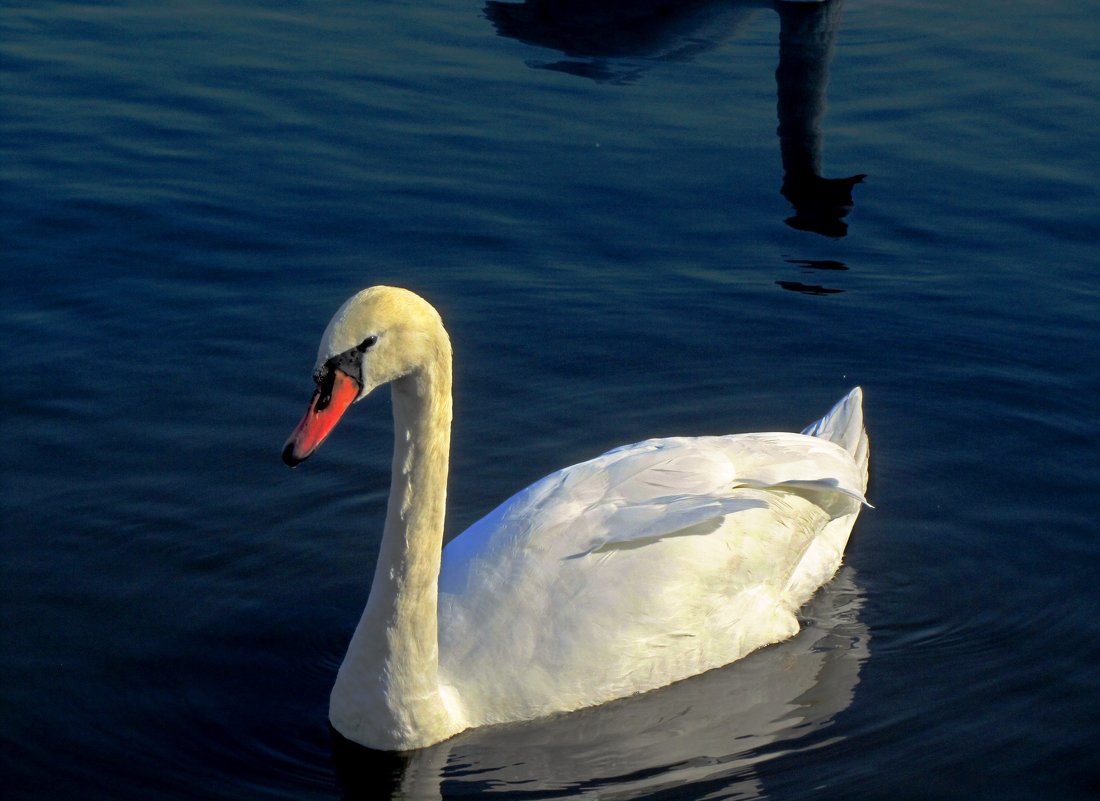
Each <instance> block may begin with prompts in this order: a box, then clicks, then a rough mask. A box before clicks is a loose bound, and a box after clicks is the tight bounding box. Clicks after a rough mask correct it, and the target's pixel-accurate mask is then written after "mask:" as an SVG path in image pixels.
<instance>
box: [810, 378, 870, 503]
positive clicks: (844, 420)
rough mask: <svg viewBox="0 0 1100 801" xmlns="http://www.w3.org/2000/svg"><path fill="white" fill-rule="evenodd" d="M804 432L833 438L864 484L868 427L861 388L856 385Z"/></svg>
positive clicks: (829, 438)
mask: <svg viewBox="0 0 1100 801" xmlns="http://www.w3.org/2000/svg"><path fill="white" fill-rule="evenodd" d="M802 433H803V434H808V435H809V436H811V437H821V438H822V439H827V440H829V441H830V442H835V443H836V444H837V445H839V446H840V447H842V448H844V450H846V451H848V453H850V454H852V458H853V459H855V462H856V464H857V465H859V469H860V471H861V472H862V473H863V484H864V488H866V485H867V457H868V451H869V447H868V443H867V430H866V429H865V428H864V427H863V390H862V389H861V388H860V387H855V388H854V389H853V390H852V391H851V392H849V393H848V394H847V395H845V396H844V397H843V398H841V399H840V401H839V402H838V403H837V404H836V406H834V407H833V408H832V409H830V410H829V413H828V414H827V415H825V416H824V417H822V418H821V419H820V420H818V421H817V422H816V423H814V424H812V425H810V426H809V427H807V428H806V429H805V430H804V431H803V432H802Z"/></svg>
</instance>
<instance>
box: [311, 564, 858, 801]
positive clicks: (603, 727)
mask: <svg viewBox="0 0 1100 801" xmlns="http://www.w3.org/2000/svg"><path fill="white" fill-rule="evenodd" d="M862 603H863V601H862V591H861V590H860V589H859V587H858V585H857V584H856V583H855V574H854V571H852V570H851V569H850V568H847V567H845V568H842V569H841V570H840V572H839V573H838V574H837V575H836V577H835V578H834V579H833V580H832V581H831V582H829V583H828V584H827V585H826V586H825V587H823V588H822V589H821V590H820V591H819V592H818V594H817V595H816V596H815V597H814V599H813V600H811V602H810V603H809V604H807V606H806V607H805V608H804V609H803V610H802V616H803V628H802V631H801V632H799V634H798V635H796V636H795V637H793V638H792V639H790V640H787V641H786V642H783V643H779V644H777V645H774V646H770V647H768V648H764V649H761V650H760V651H757V652H756V653H754V654H751V655H750V656H748V657H746V658H745V659H742V660H740V661H739V662H736V663H734V664H733V665H730V666H728V667H725V668H722V669H719V670H712V671H710V672H708V673H705V674H703V675H701V676H696V677H695V678H692V679H688V680H686V681H682V682H679V683H678V684H674V685H672V686H670V687H666V688H664V689H661V690H656V691H654V692H650V693H645V694H643V695H639V696H635V697H633V698H628V699H623V700H621V701H616V702H614V703H610V704H606V705H604V706H601V707H597V708H592V709H585V710H581V711H579V712H574V713H571V714H565V715H558V716H555V717H551V718H546V719H543V720H537V721H532V722H529V723H522V724H514V725H506V726H493V727H487V728H484V729H475V730H471V731H467V732H464V733H462V734H459V735H458V736H456V737H453V738H452V739H450V740H447V741H446V742H443V743H439V744H438V745H436V746H433V747H431V748H425V749H422V750H419V751H413V752H408V753H404V754H392V753H385V752H380V751H372V750H370V749H366V748H363V747H361V746H358V745H356V744H354V743H352V742H350V741H348V740H346V739H344V738H343V737H341V736H340V735H339V734H337V733H335V732H333V733H332V753H333V759H334V761H335V763H336V771H337V775H338V778H339V780H340V783H341V786H342V787H343V797H344V799H346V801H378V799H385V798H408V799H445V798H472V797H492V796H498V795H500V796H507V797H508V798H512V799H546V798H561V797H563V796H583V797H606V798H612V797H613V798H623V799H626V798H660V797H663V796H664V795H665V794H666V793H673V794H674V795H675V797H685V793H686V794H687V795H688V796H690V797H701V796H704V795H707V794H708V793H711V792H715V793H718V794H719V795H721V796H722V797H757V796H759V795H762V794H764V793H765V792H766V783H767V778H766V776H767V770H765V769H763V766H764V764H765V763H767V762H769V761H770V760H772V759H776V758H778V757H783V756H789V755H790V754H791V753H797V752H798V751H799V750H801V749H812V748H815V747H820V745H821V743H822V740H823V738H830V739H835V738H836V737H837V736H838V735H837V733H836V732H835V730H833V729H831V728H830V727H831V726H832V724H833V722H834V720H835V719H836V717H837V715H839V714H840V713H841V712H842V711H843V710H845V709H846V708H847V707H848V706H849V705H850V704H851V702H852V699H853V697H854V695H855V690H856V686H857V685H858V683H859V674H860V669H861V666H862V664H863V662H864V661H865V660H866V659H867V657H868V654H869V647H868V641H869V639H870V636H869V633H868V631H867V628H866V626H864V625H863V623H862V622H861V621H860V619H859V610H860V608H861V606H862ZM825 729H829V731H828V733H827V734H825V733H824V730H825Z"/></svg>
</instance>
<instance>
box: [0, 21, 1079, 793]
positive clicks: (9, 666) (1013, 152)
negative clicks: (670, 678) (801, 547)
mask: <svg viewBox="0 0 1100 801" xmlns="http://www.w3.org/2000/svg"><path fill="white" fill-rule="evenodd" d="M659 6H660V4H658V3H650V4H646V3H629V4H628V3H623V4H621V5H620V4H610V3H588V4H581V3H574V2H566V1H563V2H558V3H552V2H529V3H528V4H527V6H525V7H522V8H521V7H514V6H508V7H504V6H501V5H500V4H496V3H488V4H484V5H483V4H480V3H478V2H456V1H455V0H429V1H428V2H424V3H417V4H409V3H392V2H370V3H365V2H352V0H324V1H323V2H316V3H296V2H265V3H258V2H244V0H220V1H216V0H188V2H180V1H179V0H167V1H165V0H160V1H159V2H155V3H154V2H148V3H143V2H140V0H115V1H114V2H33V3H31V2H23V3H20V2H12V3H7V4H6V5H5V6H4V8H3V9H2V10H0V71H2V72H0V81H2V84H0V103H2V106H0V192H2V194H0V204H2V209H0V211H2V213H0V259H2V261H0V280H2V295H0V298H2V299H0V341H2V342H3V349H2V351H0V359H2V362H0V366H2V368H3V375H4V376H5V380H4V382H3V388H2V390H0V393H2V394H0V403H2V418H0V419H2V432H0V433H2V436H0V464H2V465H3V467H2V471H3V472H2V485H0V489H2V492H0V520H3V534H2V536H0V552H2V559H3V577H2V580H0V585H2V589H0V598H2V604H3V606H2V608H3V623H2V628H0V638H2V639H0V666H2V667H0V671H2V672H0V770H2V774H0V779H2V786H3V787H4V788H5V789H4V797H5V798H10V799H13V800H14V799H68V798H83V799H99V798H103V799H108V798H109V799H130V798H133V799H149V798H157V799H173V798H179V799H242V798H249V799H252V798H273V799H274V798H278V799H328V798H338V797H341V796H343V797H346V798H365V799H374V798H378V797H386V795H387V794H388V795H390V796H393V797H405V798H440V797H442V798H452V797H462V798H481V797H505V798H507V797H512V798H526V799H535V798H540V799H541V798H557V797H590V798H597V797H601V798H611V797H614V798H654V799H695V798H698V799H702V798H708V799H710V798H758V797H759V798H771V799H802V798H807V799H808V798H813V799H819V798H837V799H840V798H844V799H851V798H868V799H910V798H911V799H917V798H920V799H1017V798H1019V799H1023V798H1028V799H1033V798H1059V799H1075V798H1090V797H1095V794H1096V793H1098V792H1100V770H1098V769H1097V768H1096V764H1095V752H1096V745H1097V743H1098V742H1100V723H1098V721H1100V700H1098V699H1100V670H1098V668H1097V665H1098V664H1100V623H1098V620H1100V614H1098V612H1100V589H1098V586H1100V585H1098V584H1097V581H1096V575H1097V568H1098V566H1100V532H1098V531H1097V530H1096V529H1097V526H1096V514H1095V509H1096V497H1097V489H1096V488H1097V486H1100V457H1098V455H1097V448H1096V432H1097V430H1098V429H1100V403H1098V401H1097V398H1098V397H1100V368H1098V364H1100V362H1098V361H1097V356H1096V354H1097V352H1098V350H1100V323H1098V322H1097V321H1098V319H1100V290H1098V289H1097V281H1096V275H1097V268H1098V266H1100V264H1098V259H1097V252H1098V248H1097V244H1098V239H1100V236H1098V234H1097V230H1098V229H1097V226H1096V220H1095V218H1096V212H1097V209H1098V208H1100V198H1098V194H1100V193H1098V191H1097V188H1096V187H1097V181H1098V178H1100V156H1098V155H1097V148H1096V147H1095V131H1096V129H1097V127H1098V124H1100V49H1098V47H1097V44H1096V42H1097V40H1098V34H1100V25H1098V23H1097V22H1096V17H1095V13H1094V9H1093V8H1092V6H1091V4H1089V3H1086V2H1084V0H1065V1H1064V2H1058V1H1057V0H1054V1H1053V2H1049V3H1035V2H1022V3H1009V4H1003V5H997V6H993V5H989V4H973V5H972V6H967V5H966V4H959V3H946V2H942V0H889V1H888V2H878V3H869V2H858V1H857V0H848V2H847V3H845V4H844V5H843V7H842V5H841V2H840V0H832V2H830V3H828V4H826V5H825V6H823V7H801V6H800V7H799V8H798V9H792V8H790V7H785V8H783V9H782V11H781V13H777V10H776V8H773V7H772V6H770V5H769V4H767V3H742V4H739V3H736V2H732V1H731V2H694V3H682V4H675V5H672V4H670V7H669V8H661V7H659ZM860 176H865V177H863V178H862V179H861V178H860ZM846 179H847V180H846ZM375 283H396V284H400V285H403V286H407V287H410V288H412V289H415V290H416V291H418V292H420V293H421V294H423V295H425V296H426V297H428V298H429V299H430V300H431V301H432V302H433V303H434V304H435V305H436V306H437V307H438V308H439V309H440V311H441V312H442V314H443V316H444V318H445V320H446V321H447V324H448V327H449V328H450V330H451V334H452V338H453V340H454V342H455V350H456V427H455V435H454V447H455V451H454V454H453V461H452V468H453V472H452V481H451V486H450V513H449V522H448V529H449V535H453V534H455V533H458V532H459V531H461V530H462V529H463V528H464V527H465V526H466V525H468V524H469V523H471V522H472V521H474V520H475V519H477V518H478V517H480V515H481V514H483V513H484V512H485V511H487V510H488V509H490V508H491V507H492V506H493V505H494V504H495V503H496V502H499V501H500V500H502V499H504V498H505V497H507V496H509V495H510V494H511V493H512V492H514V491H515V490H516V489H518V488H520V487H522V486H524V485H526V484H527V483H529V482H530V481H533V480H535V479H537V478H539V477H540V476H542V475H544V474H545V473H547V472H549V471H551V470H554V469H556V468H558V467H560V466H562V465H565V464H569V463H572V462H575V461H578V460H580V459H583V458H586V457H588V456H592V455H595V454H596V453H599V452H601V451H602V450H604V449H606V448H608V447H611V446H613V445H616V444H620V443H624V442H631V441H635V440H638V439H643V438H645V437H649V436H656V435H666V434H704V433H718V432H727V431H742V430H773V429H788V430H789V429H798V428H800V427H802V426H803V425H805V424H806V423H808V422H810V421H811V420H813V419H815V418H817V417H818V416H820V414H822V413H823V412H824V411H825V410H827V408H828V407H829V405H830V404H831V403H832V402H833V401H834V400H835V399H836V398H838V397H839V396H840V395H841V394H842V393H843V392H844V391H845V390H847V388H849V387H850V386H852V385H855V384H860V385H862V386H863V387H864V390H865V392H866V399H867V400H866V415H867V420H868V427H869V431H870V437H871V447H872V486H871V490H870V494H871V499H872V501H873V503H874V504H875V507H876V508H875V509H874V510H867V511H865V513H864V514H863V515H862V516H861V519H860V521H859V523H858V524H857V526H856V530H855V532H854V534H853V537H852V541H851V543H850V546H849V549H848V552H847V556H846V565H845V567H844V568H843V570H842V571H841V573H840V574H839V575H838V576H837V578H836V579H835V580H834V581H833V582H832V583H831V584H830V585H828V586H827V587H826V588H825V589H824V590H823V591H822V592H821V593H820V594H819V596H818V597H817V598H815V600H814V601H813V603H811V605H810V606H808V607H807V608H806V609H805V610H803V615H804V618H805V627H804V631H803V633H802V634H800V635H799V636H798V637H796V638H795V639H793V640H791V641H789V642H787V643H783V644H780V645H777V646H774V647H772V648H768V649H765V650H763V651H761V652H758V653H757V654H755V655H753V656H751V657H749V658H748V659H746V660H744V661H743V662H742V663H738V664H735V665H733V666H731V667H729V668H726V669H723V670H719V671H714V672H712V673H709V674H707V675H705V676H702V677H699V678H697V679H694V680H690V681H688V682H684V683H682V684H680V685H677V686H675V687H672V688H668V689H666V690H664V691H659V692H657V693H652V694H650V695H648V696H643V697H640V698H636V699H630V700H626V701H623V702H619V703H616V704H613V705H610V706H609V707H606V708H602V709H595V710H588V711H585V712H582V713H579V714H575V715H567V716H562V717H560V718H555V719H553V720H550V721H539V722H534V723H530V724H525V725H522V726H513V727H504V728H501V729H489V730H484V731H481V732H472V733H468V734H465V735H462V736H460V737H458V738H456V739H455V740H454V741H451V742H448V743H444V744H442V745H441V746H438V747H436V748H433V749H428V750H427V751H424V752H419V753H417V754H416V755H414V756H412V757H410V758H406V759H398V758H392V757H386V756H383V755H378V754H370V753H368V752H364V751H361V750H357V749H354V748H349V747H347V745H346V744H345V743H341V742H339V741H337V740H333V739H331V737H330V733H329V729H328V725H327V721H326V711H327V697H328V690H329V687H330V686H331V683H332V680H333V677H334V675H335V671H336V668H337V666H338V664H339V662H340V659H341V657H342V655H343V651H344V648H345V646H346V643H347V640H348V638H349V636H350V633H351V630H352V629H353V627H354V624H355V622H356V619H357V617H358V613H359V610H360V609H361V608H362V604H363V602H364V601H365V598H366V593H367V590H368V588H369V578H370V576H371V574H372V569H373V559H374V556H375V553H376V549H377V545H378V537H379V534H380V532H381V520H382V516H383V514H384V506H385V496H386V489H387V481H388V460H389V456H390V448H391V440H390V437H391V433H390V430H389V427H390V418H389V409H388V403H387V401H386V400H385V399H384V398H381V397H380V398H372V399H370V400H368V401H366V402H364V403H362V404H360V405H358V406H357V407H356V408H355V409H354V410H353V411H354V413H353V414H351V415H349V418H348V419H347V420H345V421H344V422H343V423H342V424H341V427H340V429H339V430H338V431H337V432H336V434H335V435H334V436H333V438H332V439H331V440H330V441H329V442H327V443H326V444H325V446H324V448H323V449H322V451H321V452H320V453H319V454H318V455H317V456H316V457H315V458H314V459H313V460H311V461H310V462H309V463H308V464H306V465H304V466H303V467H301V468H299V469H298V470H296V471H293V472H291V471H289V470H287V469H286V468H285V467H284V466H283V465H282V463H281V462H280V460H279V452H280V450H281V447H282V443H283V440H284V438H285V437H286V435H287V433H288V432H289V430H290V428H291V427H292V426H293V425H294V423H295V422H296V421H297V418H298V415H300V414H301V412H302V410H303V408H304V406H305V403H306V401H307V400H308V396H309V393H310V390H311V382H310V370H311V368H312V364H313V357H314V351H315V348H316V343H317V340H318V338H319V336H320V334H321V331H322V330H323V327H324V324H325V322H326V321H327V319H328V317H329V316H330V314H331V313H332V312H333V311H334V309H335V308H336V307H337V305H338V304H339V303H340V302H341V301H342V300H343V299H344V298H345V297H347V296H348V295H349V294H351V293H352V292H354V291H356V290H358V289H360V288H362V287H364V286H367V285H370V284H375ZM380 794H381V795H380Z"/></svg>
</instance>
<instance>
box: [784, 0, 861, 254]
mask: <svg viewBox="0 0 1100 801" xmlns="http://www.w3.org/2000/svg"><path fill="white" fill-rule="evenodd" d="M842 6H843V2H842V0H833V2H825V3H812V4H803V3H782V2H780V3H777V4H776V10H777V11H778V12H779V67H778V68H777V69H776V71H775V82H776V85H777V88H778V92H777V94H778V98H779V101H778V112H779V151H780V153H781V154H782V156H783V186H782V188H781V189H780V191H781V192H782V193H783V197H785V198H787V200H788V201H790V203H791V205H792V206H794V209H795V215H794V216H793V217H789V218H788V219H787V220H786V222H787V225H789V226H791V227H792V228H797V229H799V230H801V231H813V232H814V233H818V234H822V235H824V236H831V237H842V236H844V235H845V234H847V233H848V224H847V223H846V222H844V218H845V217H847V216H848V213H849V212H850V211H851V210H852V207H853V206H854V205H855V201H854V200H853V199H852V187H853V186H855V185H856V184H858V183H860V182H861V181H863V179H864V178H866V177H867V176H866V175H862V174H860V175H852V176H849V177H847V178H824V177H822V175H821V151H822V141H823V136H822V133H821V123H822V120H823V119H824V117H825V88H826V87H827V86H828V84H829V61H830V60H831V59H832V53H833V45H834V42H835V40H836V33H837V29H838V28H839V27H840V10H841V7H842Z"/></svg>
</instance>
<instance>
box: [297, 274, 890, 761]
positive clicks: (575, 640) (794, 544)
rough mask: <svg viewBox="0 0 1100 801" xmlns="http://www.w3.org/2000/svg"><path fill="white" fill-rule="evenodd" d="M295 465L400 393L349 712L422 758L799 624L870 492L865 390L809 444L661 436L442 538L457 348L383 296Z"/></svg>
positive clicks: (340, 339) (575, 469)
mask: <svg viewBox="0 0 1100 801" xmlns="http://www.w3.org/2000/svg"><path fill="white" fill-rule="evenodd" d="M314 378H315V380H316V382H317V390H316V392H315V393H314V396H313V400H312V402H311V403H310V407H309V409H308V411H307V412H306V415H305V417H304V418H303V419H302V421H301V423H299V424H298V426H297V428H295V429H294V431H293V433H291V435H290V438H289V439H288V441H287V443H286V447H285V449H284V451H283V459H284V461H286V462H287V464H289V465H291V466H294V465H296V464H298V463H299V462H301V461H302V460H303V459H305V458H307V457H308V456H309V455H310V454H311V453H312V452H313V451H314V450H315V449H316V448H317V446H318V445H320V443H321V441H322V440H323V439H324V438H325V437H326V436H327V435H328V433H329V432H330V431H331V430H332V428H333V426H334V425H335V424H336V422H337V420H339V418H340V415H341V414H343V412H344V411H345V410H346V409H347V408H348V407H349V406H350V405H351V404H352V403H353V402H355V401H357V400H359V399H361V398H363V397H365V396H366V395H367V394H368V393H370V392H371V390H373V389H374V388H375V387H377V386H379V385H381V384H384V383H391V385H392V390H391V391H392V394H393V417H394V429H395V444H394V456H393V471H392V483H391V487H390V497H389V505H388V508H387V512H386V523H385V531H384V533H383V535H382V543H381V547H380V551H379V555H378V564H377V567H376V569H375V574H374V581H373V583H372V584H371V588H370V597H369V599H368V601H367V605H366V609H365V610H364V611H363V616H362V618H361V619H360V621H359V625H358V627H357V628H356V630H355V634H354V636H353V637H352V640H351V644H350V645H349V646H348V652H347V656H346V657H345V658H344V662H343V664H342V665H341V667H340V671H339V674H338V676H337V678H336V684H335V686H334V687H333V690H332V698H331V703H330V707H329V719H330V721H331V723H332V725H333V727H334V728H335V729H336V730H337V731H338V732H340V733H341V734H342V735H343V736H345V737H347V738H348V739H350V740H353V741H355V742H358V743H361V744H363V745H365V746H368V747H371V748H377V749H383V750H397V751H404V750H410V749H414V748H421V747H424V746H428V745H431V744H433V743H436V742H439V741H441V740H444V739H447V738H448V737H451V736H452V735H454V734H457V733H458V732H460V731H463V730H465V729H467V728H470V727H474V726H484V725H487V724H493V723H503V722H508V721H520V720H529V719H533V718H537V717H541V716H544V715H549V714H552V713H555V712H564V711H569V710H574V709H579V708H581V707H586V706H593V705H597V704H602V703H604V702H607V701H611V700H612V699H615V698H621V697H623V696H627V695H631V694H634V693H639V692H644V691H646V690H651V689H654V688H657V687H661V686H664V685H667V684H670V683H672V682H675V681H678V680H680V679H684V678H687V677H688V676H692V675H695V674H698V673H701V672H703V671H706V670H709V669H711V668H715V667H719V666H721V665H725V664H728V663H730V662H733V661H734V660H736V659H739V658H740V657H743V656H745V655H746V654H748V653H749V652H750V651H753V650H755V649H757V648H760V647H761V646H764V645H768V644H769V643H774V642H777V641H779V640H782V639H785V638H787V637H790V636H791V635H793V634H794V633H795V632H796V631H797V630H798V620H797V618H796V612H797V610H798V608H799V606H801V605H802V604H803V603H804V602H805V601H807V600H808V599H809V598H810V596H811V595H812V594H813V592H814V590H816V589H817V588H818V587H819V586H821V585H822V584H823V583H824V582H826V581H827V580H828V579H829V578H830V577H831V576H832V575H833V573H834V572H835V571H836V569H837V567H838V566H839V564H840V560H841V555H842V552H843V549H844V545H845V543H846V542H847V539H848V535H849V533H850V531H851V529H852V525H853V524H854V522H855V519H856V516H857V514H858V513H859V509H860V505H861V503H863V502H864V500H863V493H864V491H865V488H866V481H867V452H868V447H867V437H866V434H865V432H864V430H863V415H862V410H861V399H862V395H861V392H860V390H859V389H858V388H856V389H854V390H852V391H851V392H850V393H849V394H848V396H847V397H845V398H844V399H843V400H842V401H841V402H840V403H838V404H837V405H836V406H835V407H834V408H833V410H832V411H831V412H830V413H829V414H828V415H826V417H825V418H823V419H822V420H820V421H818V422H817V423H815V424H814V425H812V426H810V427H809V428H808V429H806V431H805V432H803V433H802V434H792V433H768V434H740V435H732V436H721V437H697V438H672V439H653V440H647V441H645V442H640V443H637V444H635V445H627V446H625V447H622V448H617V449H615V450H612V451H609V452H608V453H605V454H603V455H602V456H598V457H596V458H595V459H592V460H591V461H588V462H583V463H581V464H577V465H574V466H572V467H567V468H565V469H564V470H560V471H558V472H557V473H554V474H552V475H550V476H547V477H546V478H544V479H542V480H540V481H537V482H535V483H534V484H532V485H531V486H530V487H528V488H527V489H525V490H523V491H522V492H520V493H519V494H517V495H515V496H514V497H512V498H511V499H509V500H508V501H506V502H505V503H503V504H502V505H501V506H499V507H498V508H497V509H496V510H494V511H493V512H491V513H490V514H489V515H487V516H486V517H485V518H483V519H482V520H480V521H479V522H477V523H475V524H474V525H473V526H471V527H470V528H469V529H468V530H467V531H465V532H464V533H463V534H461V535H459V536H458V537H456V538H455V539H454V540H452V541H451V542H450V543H449V544H448V545H447V547H446V548H441V545H442V538H443V522H444V510H445V505H446V493H447V461H448V452H449V448H450V429H451V344H450V340H449V338H448V336H447V333H446V331H445V330H444V328H443V323H442V321H441V320H440V318H439V314H438V313H437V312H436V311H435V309H433V308H432V307H431V306H430V305H429V304H428V303H427V302H426V301H425V300H423V299H422V298H420V297H418V296H417V295H415V294H413V293H412V292H409V291H407V290H403V289H396V288H393V287H372V288H370V289H366V290H364V291H362V292H360V293H358V294H357V295H355V296H353V297H352V298H350V299H349V300H348V301H347V302H346V303H344V305H343V306H341V307H340V309H339V311H337V312H336V315H335V316H334V317H333V318H332V320H331V321H330V322H329V324H328V327H327V328H326V330H325V333H324V336H323V338H322V340H321V346H320V349H319V352H318V355H317V364H316V370H315V373H314Z"/></svg>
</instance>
